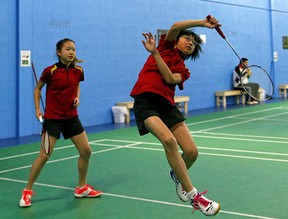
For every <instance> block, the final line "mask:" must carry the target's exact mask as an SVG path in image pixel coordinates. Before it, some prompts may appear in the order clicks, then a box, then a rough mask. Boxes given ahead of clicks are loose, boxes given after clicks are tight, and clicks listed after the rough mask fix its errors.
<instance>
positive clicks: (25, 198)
mask: <svg viewBox="0 0 288 219" xmlns="http://www.w3.org/2000/svg"><path fill="white" fill-rule="evenodd" d="M32 195H33V191H32V190H27V189H23V191H22V196H21V199H20V201H19V206H20V207H22V208H25V207H30V206H31V196H32Z"/></svg>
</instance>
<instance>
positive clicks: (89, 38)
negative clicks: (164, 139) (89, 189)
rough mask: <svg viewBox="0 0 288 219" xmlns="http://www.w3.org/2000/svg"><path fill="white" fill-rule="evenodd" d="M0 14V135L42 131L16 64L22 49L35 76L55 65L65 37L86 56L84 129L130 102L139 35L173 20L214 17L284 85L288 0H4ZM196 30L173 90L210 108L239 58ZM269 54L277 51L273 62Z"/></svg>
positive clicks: (25, 74)
mask: <svg viewBox="0 0 288 219" xmlns="http://www.w3.org/2000/svg"><path fill="white" fill-rule="evenodd" d="M17 8H19V11H18V10H17ZM0 12H1V15H0V16H1V18H2V19H1V21H3V22H2V24H3V30H5V33H6V35H5V37H3V38H1V39H0V45H1V46H2V48H4V49H2V50H1V51H0V55H1V56H2V60H4V62H3V63H2V66H3V67H2V71H1V72H0V74H1V78H2V80H1V82H0V83H1V85H2V87H4V86H5V88H6V89H5V92H3V91H1V93H0V98H1V106H0V112H1V115H2V116H1V118H0V122H1V124H3V125H4V126H5V127H7V129H5V130H1V133H0V139H1V138H8V137H15V136H18V135H19V136H26V135H31V134H35V133H38V132H39V128H40V127H39V124H38V122H37V120H36V119H35V115H34V103H33V88H34V86H35V82H34V78H33V74H32V69H31V68H29V67H19V63H18V62H19V58H18V57H19V53H20V51H21V50H31V55H32V60H33V62H34V64H35V68H36V71H37V75H38V77H40V74H41V72H42V70H43V69H44V68H45V67H46V66H48V65H51V64H53V63H55V62H57V57H56V51H55V45H56V43H57V41H58V40H60V39H62V38H65V37H68V38H71V39H73V40H74V41H75V42H76V47H77V57H78V58H79V59H83V60H85V62H83V63H81V66H82V67H83V68H84V72H85V81H84V82H82V83H81V100H80V101H81V105H80V108H79V114H80V117H81V120H82V122H83V124H84V126H92V125H100V124H105V123H111V122H112V121H113V116H112V113H111V107H112V106H113V105H114V104H115V103H116V102H119V101H127V100H131V97H130V96H129V93H130V91H131V89H132V87H133V85H134V83H135V81H136V80H137V77H138V73H139V71H140V70H141V68H142V66H143V64H144V62H145V60H146V59H147V57H148V55H149V54H148V53H147V52H146V50H145V49H144V48H143V45H142V43H141V40H142V35H141V34H142V32H147V31H151V32H152V33H155V34H156V33H157V29H168V28H169V27H170V26H171V25H172V24H173V22H175V21H178V20H184V19H203V18H205V16H206V15H208V14H212V15H214V16H215V17H217V18H218V19H219V20H220V21H221V23H222V27H221V28H222V30H223V32H224V33H225V35H226V36H227V39H228V40H229V42H230V43H231V44H232V45H233V47H234V48H235V49H236V51H237V52H238V53H239V55H240V56H241V57H242V56H244V57H248V58H249V60H250V63H251V64H258V65H262V66H264V67H265V68H266V69H267V70H268V71H271V74H273V77H274V78H275V84H276V86H278V85H279V84H280V83H287V82H288V73H287V69H288V62H287V50H283V49H282V41H281V40H282V36H283V35H286V36H287V35H288V28H287V26H286V20H287V13H288V4H287V3H286V1H276V0H271V1H269V0H255V1H251V0H221V1H220V0H219V1H216V0H215V1H209V0H181V1H175V0H159V1H144V0H136V1H129V0H119V1H117V5H116V3H115V1H113V0H105V1H104V0H97V1H95V0H85V1H76V0H71V1H69V4H67V1H66V0H50V1H33V0H26V1H25V4H24V3H23V1H20V0H15V1H8V0H5V1H4V2H3V3H2V7H1V9H0ZM18 24H19V26H17V25H18ZM11 27H12V28H11ZM195 31H196V32H197V33H199V34H203V35H206V38H207V43H206V44H204V45H203V51H204V52H203V54H202V55H201V57H200V59H199V60H196V61H195V62H191V61H187V62H186V65H187V67H189V68H190V70H191V77H190V79H189V80H188V81H187V82H186V83H185V89H184V91H179V90H177V91H176V93H177V95H188V96H190V100H191V101H190V102H189V109H190V110H192V109H202V108H208V107H214V106H215V97H214V92H215V91H216V90H226V89H231V86H232V69H233V68H234V66H235V65H237V64H238V62H239V60H238V58H237V57H236V56H235V54H234V53H233V52H232V50H231V49H230V48H229V46H228V45H227V44H226V42H225V41H224V40H223V39H222V38H221V37H220V36H219V35H218V34H217V32H216V31H215V30H210V29H206V28H195ZM273 51H277V52H278V57H279V59H278V61H277V62H274V61H273ZM6 91H7V92H6ZM43 94H44V92H43ZM2 103H3V104H2ZM229 103H230V102H229Z"/></svg>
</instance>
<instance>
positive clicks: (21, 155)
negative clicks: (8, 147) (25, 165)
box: [0, 139, 103, 161]
mask: <svg viewBox="0 0 288 219" xmlns="http://www.w3.org/2000/svg"><path fill="white" fill-rule="evenodd" d="M101 141H103V140H102V139H101V140H95V141H93V142H101ZM39 144H40V143H39ZM71 147H75V145H74V144H70V145H67V146H62V147H55V148H54V149H53V151H58V150H63V149H67V148H71ZM33 154H39V150H38V151H34V152H29V153H25V154H17V155H13V156H9V157H2V158H0V161H1V160H8V159H13V158H19V157H26V156H30V155H33Z"/></svg>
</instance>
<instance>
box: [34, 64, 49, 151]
mask: <svg viewBox="0 0 288 219" xmlns="http://www.w3.org/2000/svg"><path fill="white" fill-rule="evenodd" d="M32 70H33V74H34V78H35V81H36V84H37V83H38V79H37V75H36V71H35V68H34V64H33V62H32ZM40 101H41V105H42V108H43V110H44V109H45V108H44V102H43V99H42V97H40ZM38 119H39V121H40V123H41V125H42V132H41V138H42V139H41V147H42V148H43V149H44V152H45V154H46V155H49V153H50V139H49V133H48V131H47V130H45V128H44V125H43V118H42V116H39V118H38Z"/></svg>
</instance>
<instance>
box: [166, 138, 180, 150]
mask: <svg viewBox="0 0 288 219" xmlns="http://www.w3.org/2000/svg"><path fill="white" fill-rule="evenodd" d="M162 144H163V146H164V149H165V151H166V152H174V151H175V150H177V151H178V144H177V140H176V138H175V137H174V136H168V137H166V138H164V139H163V140H162Z"/></svg>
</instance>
